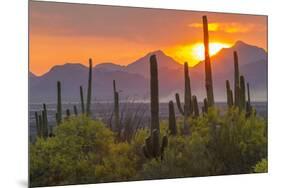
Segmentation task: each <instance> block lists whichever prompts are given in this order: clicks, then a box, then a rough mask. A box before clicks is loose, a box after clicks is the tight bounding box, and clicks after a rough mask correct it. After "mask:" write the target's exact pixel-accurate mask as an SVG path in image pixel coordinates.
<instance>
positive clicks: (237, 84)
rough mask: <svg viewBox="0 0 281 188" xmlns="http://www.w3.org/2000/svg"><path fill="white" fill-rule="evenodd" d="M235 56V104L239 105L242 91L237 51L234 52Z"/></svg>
mask: <svg viewBox="0 0 281 188" xmlns="http://www.w3.org/2000/svg"><path fill="white" fill-rule="evenodd" d="M233 56H234V104H235V106H236V107H239V101H240V100H239V93H240V87H239V85H240V81H239V64H238V55H237V52H236V51H234V52H233Z"/></svg>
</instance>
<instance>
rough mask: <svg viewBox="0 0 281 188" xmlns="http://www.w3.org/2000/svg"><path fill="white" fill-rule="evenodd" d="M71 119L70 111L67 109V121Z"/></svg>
mask: <svg viewBox="0 0 281 188" xmlns="http://www.w3.org/2000/svg"><path fill="white" fill-rule="evenodd" d="M69 118H70V110H69V109H66V119H69Z"/></svg>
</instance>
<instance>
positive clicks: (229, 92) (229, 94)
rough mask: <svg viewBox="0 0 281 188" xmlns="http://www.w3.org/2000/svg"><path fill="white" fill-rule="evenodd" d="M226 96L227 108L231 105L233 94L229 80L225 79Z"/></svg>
mask: <svg viewBox="0 0 281 188" xmlns="http://www.w3.org/2000/svg"><path fill="white" fill-rule="evenodd" d="M226 96H227V105H228V108H231V107H232V106H233V95H232V90H231V88H230V84H229V80H226Z"/></svg>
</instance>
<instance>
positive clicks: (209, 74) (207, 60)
mask: <svg viewBox="0 0 281 188" xmlns="http://www.w3.org/2000/svg"><path fill="white" fill-rule="evenodd" d="M203 33H204V48H205V79H206V91H207V99H208V100H207V102H208V106H213V105H214V103H215V102H214V92H213V80H212V68H211V60H210V55H209V31H208V20H207V16H203Z"/></svg>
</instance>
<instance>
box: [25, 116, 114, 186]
mask: <svg viewBox="0 0 281 188" xmlns="http://www.w3.org/2000/svg"><path fill="white" fill-rule="evenodd" d="M54 134H55V137H51V138H48V139H46V140H44V139H40V138H39V139H37V141H36V142H35V144H31V146H30V178H31V184H32V186H40V185H45V186H46V185H63V184H75V183H89V182H95V181H96V178H95V167H96V165H97V164H100V163H101V161H102V160H103V157H104V156H107V155H109V154H110V149H111V145H112V144H113V141H114V134H113V133H112V132H111V131H110V130H109V129H107V128H106V127H105V126H104V124H103V123H101V122H100V121H94V120H90V119H89V118H87V117H85V116H80V117H73V118H70V119H69V120H67V121H64V122H63V123H62V124H60V125H59V126H58V127H57V128H56V129H55V130H54Z"/></svg>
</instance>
